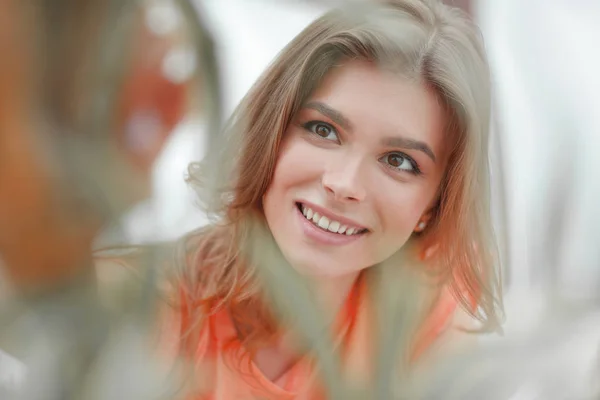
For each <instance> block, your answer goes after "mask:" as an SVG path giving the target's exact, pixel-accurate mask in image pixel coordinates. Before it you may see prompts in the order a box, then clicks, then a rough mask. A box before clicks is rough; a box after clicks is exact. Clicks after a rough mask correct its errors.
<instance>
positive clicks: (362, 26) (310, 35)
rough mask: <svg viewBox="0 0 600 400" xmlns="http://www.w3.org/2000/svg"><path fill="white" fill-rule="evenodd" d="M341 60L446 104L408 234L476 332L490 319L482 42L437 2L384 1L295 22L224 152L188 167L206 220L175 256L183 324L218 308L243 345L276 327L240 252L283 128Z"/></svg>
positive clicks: (492, 245) (491, 248)
mask: <svg viewBox="0 0 600 400" xmlns="http://www.w3.org/2000/svg"><path fill="white" fill-rule="evenodd" d="M350 59H360V60H367V61H369V62H373V63H377V64H378V65H381V66H382V67H383V68H391V69H392V70H393V71H395V72H397V73H398V74H399V75H400V76H402V77H404V78H406V79H410V80H413V81H416V82H420V83H423V84H424V85H426V86H428V87H430V88H431V89H433V90H434V92H435V93H436V94H437V96H438V98H439V100H440V101H441V103H442V104H443V105H444V106H445V108H446V111H447V113H446V114H447V121H446V130H447V139H446V141H447V142H448V143H449V144H450V147H451V148H450V155H449V161H448V167H447V171H446V173H445V176H444V178H443V180H442V183H441V186H440V189H439V201H438V202H437V206H436V207H435V210H434V217H433V218H432V221H431V222H430V224H429V226H428V228H427V229H426V230H425V231H424V232H423V233H421V234H419V235H415V237H413V240H414V241H416V242H417V243H419V244H420V246H421V248H422V249H423V251H425V250H427V249H435V251H434V252H433V256H432V257H431V258H429V259H427V260H426V261H427V262H426V264H427V265H428V266H430V267H431V268H429V269H430V270H431V271H435V272H436V273H437V274H438V276H440V277H441V278H442V279H441V281H440V282H441V283H442V284H443V285H444V286H445V287H448V288H450V290H451V291H452V293H453V294H454V296H455V297H456V299H457V301H458V302H459V303H460V304H461V305H462V306H463V308H464V309H465V310H467V311H468V312H469V313H471V315H472V316H474V317H476V318H477V319H479V320H480V321H482V322H483V327H484V329H494V328H496V327H497V326H498V325H499V311H500V308H501V307H500V306H501V290H500V277H499V257H498V252H497V247H496V241H495V238H494V233H493V228H492V222H491V213H490V187H489V166H488V136H489V125H490V77H489V70H488V65H487V61H486V56H485V51H484V47H483V43H482V38H481V36H480V33H479V31H478V29H477V28H476V27H475V26H474V25H473V24H472V22H471V21H470V20H469V18H468V17H467V16H466V15H464V14H463V12H462V11H460V10H458V9H455V8H452V7H449V6H446V5H443V4H442V3H440V2H437V1H425V0H423V1H419V0H388V1H380V2H377V3H376V4H369V5H357V6H355V7H348V8H347V9H336V10H333V11H330V12H328V13H327V14H325V15H323V16H322V17H320V18H318V19H317V20H316V21H314V22H313V23H312V24H310V25H309V26H308V27H307V28H306V29H304V30H303V31H302V32H301V33H300V34H299V35H298V36H297V37H296V38H295V39H293V41H292V42H291V43H289V44H288V45H287V47H285V48H284V49H283V50H282V51H281V52H280V53H279V55H278V56H277V57H276V58H275V60H274V61H273V62H272V64H271V65H270V66H269V68H268V69H267V70H266V71H265V72H264V73H263V75H262V76H261V77H260V78H259V79H258V81H257V82H256V83H255V84H254V86H253V87H252V88H251V90H250V91H249V93H248V94H247V95H246V96H245V97H244V99H243V100H242V101H241V103H240V105H239V106H238V107H237V109H236V110H235V111H234V114H233V115H232V117H231V119H230V120H229V121H228V123H227V125H226V127H225V131H224V136H223V138H224V139H225V140H224V142H225V146H224V147H223V149H222V150H221V151H220V152H218V153H214V154H210V155H208V156H207V158H206V159H205V160H204V162H202V163H194V164H191V165H190V166H189V170H188V172H189V175H188V182H189V183H190V184H191V186H192V187H194V188H195V189H196V190H197V192H198V195H199V198H200V200H201V205H202V206H203V207H204V208H205V209H206V211H207V213H208V215H209V216H210V217H211V220H212V223H211V224H210V225H209V226H207V227H204V228H201V229H199V230H197V231H195V232H191V233H189V234H188V235H187V236H185V237H184V238H183V240H182V242H181V246H180V247H179V251H178V259H179V261H178V262H179V263H180V264H181V265H184V266H185V268H183V269H182V275H179V276H178V279H179V282H178V285H179V287H182V296H181V300H182V301H183V302H184V303H185V308H186V310H188V312H192V314H191V319H192V320H193V321H194V322H193V323H192V326H199V324H200V323H201V322H200V321H201V319H202V318H203V317H204V316H206V313H207V312H214V311H216V310H218V309H220V308H222V307H226V308H227V309H228V311H229V312H230V314H231V316H232V318H233V319H234V321H235V322H236V323H237V324H239V326H243V327H246V329H244V337H245V340H244V341H245V345H246V346H247V347H248V348H250V349H252V348H256V347H257V346H258V345H259V344H260V343H261V342H263V341H265V340H268V339H269V338H270V337H271V336H272V335H274V334H275V332H276V330H277V323H276V322H275V320H274V318H273V317H272V316H271V313H270V311H269V309H268V307H267V306H266V301H264V298H263V294H262V290H261V287H260V283H259V282H258V278H257V273H256V267H255V266H253V265H252V264H251V263H249V262H248V260H247V259H245V257H243V254H242V253H241V250H240V249H241V248H242V247H243V244H244V243H247V240H248V235H249V230H250V224H251V223H250V221H251V219H252V218H256V217H257V218H264V216H263V213H262V206H261V201H262V197H263V194H264V193H265V191H266V190H267V188H268V186H269V184H270V182H271V179H272V176H273V171H274V169H275V163H276V160H277V156H278V153H279V146H280V143H281V141H282V137H283V135H284V132H285V131H286V128H287V127H288V124H289V123H290V121H291V120H292V118H293V117H294V115H295V114H296V112H297V111H298V110H299V108H300V107H301V105H302V104H303V102H305V101H306V99H307V98H308V97H309V96H310V94H311V93H312V92H313V91H314V90H315V88H317V86H318V85H319V83H320V82H321V80H322V79H323V77H324V76H325V75H326V74H327V73H328V71H329V70H330V69H331V68H332V67H334V66H336V65H339V64H340V63H342V62H344V60H350ZM429 253H431V252H429ZM367 273H368V271H367ZM474 305H475V307H473V306H474ZM192 336H193V335H192Z"/></svg>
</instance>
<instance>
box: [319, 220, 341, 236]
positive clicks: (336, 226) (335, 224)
mask: <svg viewBox="0 0 600 400" xmlns="http://www.w3.org/2000/svg"><path fill="white" fill-rule="evenodd" d="M320 225H321V224H320V223H319V226H320ZM338 229H340V223H339V222H337V221H331V222H330V223H329V227H327V230H328V231H329V232H334V233H337V231H338Z"/></svg>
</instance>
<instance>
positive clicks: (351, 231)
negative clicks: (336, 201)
mask: <svg viewBox="0 0 600 400" xmlns="http://www.w3.org/2000/svg"><path fill="white" fill-rule="evenodd" d="M297 206H298V209H299V210H300V212H301V213H302V215H303V216H304V218H306V220H307V221H309V222H311V223H312V224H313V225H314V226H316V227H318V228H320V229H322V230H323V231H326V232H331V233H334V234H338V235H346V236H355V235H360V234H362V233H365V232H367V229H365V228H363V227H360V226H358V225H354V224H350V223H348V222H347V220H344V221H342V220H341V218H339V219H340V220H338V218H336V217H335V216H331V215H329V216H325V215H322V214H321V213H320V212H319V211H321V212H322V210H316V209H314V208H315V207H314V206H311V205H307V204H304V203H297Z"/></svg>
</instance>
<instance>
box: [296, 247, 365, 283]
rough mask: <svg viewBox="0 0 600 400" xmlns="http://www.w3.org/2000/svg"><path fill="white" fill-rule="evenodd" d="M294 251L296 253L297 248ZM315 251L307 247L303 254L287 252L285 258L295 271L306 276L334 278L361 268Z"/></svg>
mask: <svg viewBox="0 0 600 400" xmlns="http://www.w3.org/2000/svg"><path fill="white" fill-rule="evenodd" d="M294 253H297V249H296V251H294ZM307 253H308V254H307ZM310 253H312V254H310ZM315 253H317V251H315V250H314V249H313V250H311V249H307V250H306V251H304V252H303V254H290V253H288V254H286V255H285V258H286V260H288V262H289V263H290V265H291V266H292V268H294V270H295V271H296V272H298V273H299V274H300V275H302V276H306V277H327V278H336V277H341V276H345V275H348V274H352V273H355V272H358V271H360V270H361V268H358V267H353V266H352V264H354V263H350V262H342V261H340V260H339V259H334V258H333V257H332V256H327V255H323V256H318V255H317V254H315Z"/></svg>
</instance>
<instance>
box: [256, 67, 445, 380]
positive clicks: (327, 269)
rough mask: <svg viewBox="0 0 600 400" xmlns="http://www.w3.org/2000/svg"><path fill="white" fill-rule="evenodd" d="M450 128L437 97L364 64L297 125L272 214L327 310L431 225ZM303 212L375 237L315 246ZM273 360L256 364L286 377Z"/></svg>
mask: <svg viewBox="0 0 600 400" xmlns="http://www.w3.org/2000/svg"><path fill="white" fill-rule="evenodd" d="M443 128H444V111H443V108H442V106H441V105H440V104H439V102H438V100H437V97H436V95H435V94H434V93H433V91H431V90H429V89H428V88H426V87H425V86H424V85H423V84H420V83H415V82H411V81H408V80H406V79H404V78H402V77H399V76H397V75H394V74H392V73H390V72H386V71H383V70H381V69H378V68H377V67H376V66H374V65H373V64H370V63H367V62H361V61H350V62H347V63H345V64H344V65H342V66H340V67H337V68H335V69H334V70H332V72H330V73H329V74H328V75H327V76H326V78H325V79H324V81H323V82H322V84H321V86H320V87H319V88H318V90H316V91H315V92H314V93H313V95H312V96H311V97H310V98H309V99H308V100H307V102H306V103H305V105H304V107H303V108H302V109H301V110H300V111H299V113H298V114H297V115H296V116H295V118H294V119H293V122H292V123H291V124H290V126H289V127H288V129H287V131H286V132H285V137H284V140H283V143H282V147H281V151H280V154H279V158H278V161H277V164H276V169H275V173H274V177H273V180H272V182H271V184H270V187H269V189H268V190H267V192H266V194H265V195H264V198H263V206H264V212H265V218H266V221H267V223H268V226H269V228H270V230H271V232H272V234H273V236H274V238H275V241H276V242H277V244H278V246H279V247H280V249H281V251H282V253H283V255H284V256H285V258H286V259H287V261H289V263H290V264H291V265H292V267H293V268H295V269H296V270H297V271H299V272H300V273H301V274H303V275H304V276H306V277H308V278H309V280H312V282H313V283H314V286H315V291H316V295H317V296H318V298H319V299H320V300H321V301H322V302H323V304H324V309H328V310H331V311H332V312H335V311H336V310H338V309H339V307H340V306H341V304H342V303H343V300H344V299H345V297H346V295H347V293H348V291H349V290H350V288H351V287H352V284H353V282H354V281H355V279H356V278H357V276H358V274H359V272H360V271H362V270H364V269H366V268H369V267H371V266H373V265H375V264H377V263H379V262H382V261H384V260H385V259H387V258H388V257H390V256H391V255H392V254H394V253H395V252H397V251H398V250H399V249H400V248H402V246H404V244H405V243H406V242H407V241H408V239H409V238H410V237H411V235H412V234H413V232H415V230H419V228H418V225H419V223H420V222H426V221H428V219H429V217H430V211H431V207H432V206H434V205H435V202H436V200H437V193H438V188H439V186H440V182H441V179H442V177H443V174H444V171H445V169H446V164H447V162H446V158H447V157H446V151H445V146H444V144H445V143H444V136H443V135H444V129H443ZM417 171H418V172H417ZM298 202H302V203H304V202H310V203H313V204H316V205H318V206H321V207H323V208H325V209H326V210H328V211H329V212H331V213H333V214H336V215H337V216H342V217H345V218H348V219H350V220H352V221H354V222H356V223H357V224H358V225H360V226H362V227H364V228H367V229H368V232H366V233H364V234H361V235H360V237H359V238H358V239H356V240H354V241H352V242H351V243H347V244H340V245H332V244H324V243H322V242H319V241H318V240H314V239H313V238H311V237H309V236H307V234H306V232H305V230H303V224H304V220H303V216H302V215H301V214H299V212H298V210H297V203H298ZM280 346H281V345H280ZM266 353H268V355H267V354H264V353H263V354H262V355H261V354H259V355H258V356H257V363H258V364H259V367H260V364H261V363H262V368H263V371H269V372H270V373H271V376H272V377H277V376H280V375H281V373H283V371H282V370H281V369H282V368H283V367H282V365H285V364H286V363H285V362H282V361H281V359H282V357H283V358H284V359H285V357H286V354H287V357H288V358H289V353H287V351H285V350H282V351H281V352H280V353H277V351H276V350H274V349H269V350H268V351H267V352H266ZM282 354H283V355H282ZM278 357H279V358H278ZM277 365H279V370H278V369H277Z"/></svg>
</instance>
